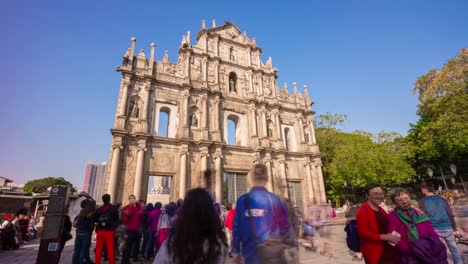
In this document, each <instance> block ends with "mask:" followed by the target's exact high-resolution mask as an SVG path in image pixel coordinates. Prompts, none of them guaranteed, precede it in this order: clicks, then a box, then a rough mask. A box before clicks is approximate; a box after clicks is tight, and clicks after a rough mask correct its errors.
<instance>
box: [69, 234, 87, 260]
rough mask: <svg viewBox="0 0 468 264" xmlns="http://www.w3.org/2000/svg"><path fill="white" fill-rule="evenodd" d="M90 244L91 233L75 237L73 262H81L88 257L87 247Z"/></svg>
mask: <svg viewBox="0 0 468 264" xmlns="http://www.w3.org/2000/svg"><path fill="white" fill-rule="evenodd" d="M90 246H91V234H88V235H80V234H77V235H76V237H75V248H74V250H73V264H83V263H85V260H90V258H89V247H90Z"/></svg>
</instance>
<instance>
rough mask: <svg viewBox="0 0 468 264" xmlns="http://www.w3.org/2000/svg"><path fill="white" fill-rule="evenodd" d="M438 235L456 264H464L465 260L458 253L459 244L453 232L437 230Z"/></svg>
mask: <svg viewBox="0 0 468 264" xmlns="http://www.w3.org/2000/svg"><path fill="white" fill-rule="evenodd" d="M435 231H436V233H437V235H439V238H440V240H442V241H443V242H444V243H445V244H446V245H447V247H448V249H449V250H450V253H451V254H452V258H453V262H454V264H463V260H462V257H461V254H460V251H458V248H457V243H456V242H455V235H454V234H453V230H452V229H449V230H435Z"/></svg>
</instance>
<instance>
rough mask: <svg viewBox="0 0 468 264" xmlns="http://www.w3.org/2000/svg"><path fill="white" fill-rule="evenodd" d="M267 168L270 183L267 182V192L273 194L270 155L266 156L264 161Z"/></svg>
mask: <svg viewBox="0 0 468 264" xmlns="http://www.w3.org/2000/svg"><path fill="white" fill-rule="evenodd" d="M264 163H265V166H266V167H267V174H268V182H267V186H266V188H267V190H268V191H270V192H273V172H272V171H271V155H270V153H266V154H265V160H264Z"/></svg>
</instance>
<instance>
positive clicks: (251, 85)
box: [249, 70, 254, 93]
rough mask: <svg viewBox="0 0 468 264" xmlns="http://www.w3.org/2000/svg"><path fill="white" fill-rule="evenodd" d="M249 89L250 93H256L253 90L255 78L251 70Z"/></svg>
mask: <svg viewBox="0 0 468 264" xmlns="http://www.w3.org/2000/svg"><path fill="white" fill-rule="evenodd" d="M249 89H250V92H252V93H253V92H254V88H253V76H252V71H251V70H250V71H249Z"/></svg>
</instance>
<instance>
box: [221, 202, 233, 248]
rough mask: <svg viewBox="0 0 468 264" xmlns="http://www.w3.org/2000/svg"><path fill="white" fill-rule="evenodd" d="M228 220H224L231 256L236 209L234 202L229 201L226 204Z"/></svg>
mask: <svg viewBox="0 0 468 264" xmlns="http://www.w3.org/2000/svg"><path fill="white" fill-rule="evenodd" d="M226 209H227V212H226V220H225V222H224V227H226V239H227V244H228V252H229V256H231V244H232V230H233V228H234V215H235V214H236V209H235V208H232V204H230V203H228V204H227V206H226Z"/></svg>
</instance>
